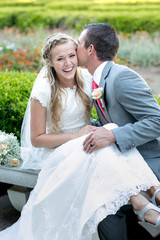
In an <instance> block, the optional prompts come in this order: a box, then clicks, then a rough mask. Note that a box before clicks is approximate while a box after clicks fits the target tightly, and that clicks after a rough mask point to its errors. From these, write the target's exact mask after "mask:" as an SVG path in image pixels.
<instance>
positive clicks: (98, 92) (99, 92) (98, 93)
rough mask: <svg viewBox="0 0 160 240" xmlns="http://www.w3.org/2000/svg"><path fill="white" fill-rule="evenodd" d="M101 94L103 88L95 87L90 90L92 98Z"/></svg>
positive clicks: (98, 97)
mask: <svg viewBox="0 0 160 240" xmlns="http://www.w3.org/2000/svg"><path fill="white" fill-rule="evenodd" d="M102 95H103V88H96V89H94V90H93V92H92V98H93V99H101V98H102Z"/></svg>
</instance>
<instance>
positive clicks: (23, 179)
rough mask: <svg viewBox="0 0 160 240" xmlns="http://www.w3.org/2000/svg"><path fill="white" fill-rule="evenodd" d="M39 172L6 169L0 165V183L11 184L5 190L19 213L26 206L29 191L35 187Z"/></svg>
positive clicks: (18, 168) (15, 168) (14, 168)
mask: <svg viewBox="0 0 160 240" xmlns="http://www.w3.org/2000/svg"><path fill="white" fill-rule="evenodd" d="M38 173H39V171H34V170H25V169H21V164H20V166H18V167H7V166H1V165H0V182H2V183H8V184H12V185H13V186H12V187H11V188H9V189H8V190H7V193H8V197H9V199H10V202H11V203H12V205H13V207H14V208H15V209H17V210H18V211H21V210H22V208H23V206H24V205H25V204H26V202H27V200H28V197H29V194H30V192H31V190H32V189H33V188H34V187H35V185H36V182H37V177H38Z"/></svg>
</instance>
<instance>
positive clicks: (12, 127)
mask: <svg viewBox="0 0 160 240" xmlns="http://www.w3.org/2000/svg"><path fill="white" fill-rule="evenodd" d="M36 75H37V74H35V73H29V72H28V73H27V72H16V71H13V72H8V71H1V72H0V130H2V131H5V132H6V133H14V134H15V135H16V136H17V137H18V138H19V137H20V131H21V124H22V120H23V117H24V113H25V109H26V106H27V102H28V98H29V96H30V92H31V89H32V85H33V82H34V80H35V78H36Z"/></svg>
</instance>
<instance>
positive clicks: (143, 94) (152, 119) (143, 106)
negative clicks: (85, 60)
mask: <svg viewBox="0 0 160 240" xmlns="http://www.w3.org/2000/svg"><path fill="white" fill-rule="evenodd" d="M114 90H115V97H116V99H117V101H118V102H119V103H120V104H121V105H122V106H123V108H124V109H125V110H126V112H127V114H131V115H132V116H133V117H134V118H135V122H134V123H128V124H126V125H124V126H121V127H119V128H116V129H113V130H112V131H113V134H114V136H115V138H116V142H117V144H118V146H119V148H120V150H121V151H122V152H125V151H127V150H128V149H129V148H132V147H137V146H139V145H142V144H145V143H147V142H149V141H151V140H153V139H156V138H158V137H160V108H159V105H158V103H157V102H156V100H155V99H154V97H153V95H152V93H151V90H150V88H149V87H148V85H147V84H146V83H145V81H144V80H143V79H142V78H141V77H140V76H139V75H138V74H136V73H135V72H133V71H131V70H127V71H123V72H121V73H120V74H119V75H118V76H117V79H115V84H114Z"/></svg>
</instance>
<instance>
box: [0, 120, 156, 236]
mask: <svg viewBox="0 0 160 240" xmlns="http://www.w3.org/2000/svg"><path fill="white" fill-rule="evenodd" d="M107 125H108V124H107ZM107 125H106V126H105V127H106V128H107ZM85 138H86V136H83V137H80V138H77V139H74V140H71V141H69V142H67V143H65V144H63V145H61V146H60V147H58V148H56V149H55V150H52V149H50V150H48V151H47V152H46V154H45V158H46V160H45V163H44V166H43V168H42V170H41V172H40V174H39V177H38V181H37V185H36V186H35V188H34V190H33V191H32V192H31V195H30V197H29V200H28V202H27V204H26V205H25V206H24V208H23V210H22V213H21V217H20V219H19V220H18V222H16V223H15V224H13V225H12V226H11V227H10V228H8V229H6V230H4V231H2V232H0V240H91V239H92V240H93V239H94V240H98V236H97V225H98V223H99V222H100V221H102V220H103V219H104V218H105V217H106V216H107V215H110V214H115V213H116V212H117V211H118V210H119V209H120V207H122V206H123V205H125V204H127V203H128V201H129V199H130V196H132V195H136V194H138V193H139V192H140V191H146V190H147V189H149V188H150V187H151V186H156V185H157V186H158V185H159V181H158V180H157V178H156V176H155V175H154V174H153V172H152V171H151V169H150V168H149V167H148V165H147V164H146V162H145V161H144V159H143V158H142V156H141V155H140V154H139V152H138V151H137V149H136V148H134V149H132V150H129V151H127V152H126V153H121V152H120V151H119V149H118V148H117V146H116V145H115V144H114V143H113V144H111V145H110V146H108V147H105V148H102V149H99V150H96V151H94V152H93V153H92V154H86V153H85V152H84V151H83V145H82V144H83V141H84V139H85Z"/></svg>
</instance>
